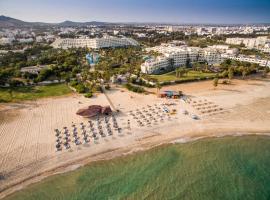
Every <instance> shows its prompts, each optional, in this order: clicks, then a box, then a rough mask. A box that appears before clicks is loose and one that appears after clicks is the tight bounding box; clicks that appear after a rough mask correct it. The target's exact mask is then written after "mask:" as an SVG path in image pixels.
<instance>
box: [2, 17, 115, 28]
mask: <svg viewBox="0 0 270 200" xmlns="http://www.w3.org/2000/svg"><path fill="white" fill-rule="evenodd" d="M108 24H110V23H106V22H97V21H90V22H73V21H64V22H61V23H44V22H25V21H22V20H19V19H15V18H11V17H7V16H4V15H1V16H0V28H31V27H38V26H41V27H42V26H60V27H78V26H90V25H95V26H104V25H108Z"/></svg>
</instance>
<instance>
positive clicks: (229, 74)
mask: <svg viewBox="0 0 270 200" xmlns="http://www.w3.org/2000/svg"><path fill="white" fill-rule="evenodd" d="M233 76H234V70H233V68H232V67H230V68H229V71H228V78H229V80H230V81H231V80H232V79H233Z"/></svg>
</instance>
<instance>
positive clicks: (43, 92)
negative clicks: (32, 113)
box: [0, 84, 71, 102]
mask: <svg viewBox="0 0 270 200" xmlns="http://www.w3.org/2000/svg"><path fill="white" fill-rule="evenodd" d="M70 92H71V90H70V89H69V87H68V86H67V85H66V84H51V85H46V86H30V87H28V86H27V87H26V86H25V87H16V88H12V89H8V88H0V102H16V101H23V100H35V99H38V98H42V97H51V96H61V95H65V94H69V93H70Z"/></svg>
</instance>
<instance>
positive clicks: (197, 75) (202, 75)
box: [148, 71, 216, 82]
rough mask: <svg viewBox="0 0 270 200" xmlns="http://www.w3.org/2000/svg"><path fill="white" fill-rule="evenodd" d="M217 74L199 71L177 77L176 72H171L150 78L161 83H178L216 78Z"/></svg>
mask: <svg viewBox="0 0 270 200" xmlns="http://www.w3.org/2000/svg"><path fill="white" fill-rule="evenodd" d="M215 75H216V74H215V73H205V72H199V71H189V72H188V73H187V74H185V75H184V76H183V77H179V78H178V77H176V76H175V71H173V72H169V73H166V74H162V75H148V77H149V78H155V79H157V80H158V81H159V82H167V81H177V80H183V81H186V80H194V79H197V78H206V77H209V78H211V77H215Z"/></svg>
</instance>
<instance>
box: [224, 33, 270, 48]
mask: <svg viewBox="0 0 270 200" xmlns="http://www.w3.org/2000/svg"><path fill="white" fill-rule="evenodd" d="M267 41H269V39H267V36H261V37H257V38H227V39H226V43H227V44H233V45H245V46H246V47H247V48H249V49H253V48H259V47H263V46H265V44H266V43H267Z"/></svg>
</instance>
